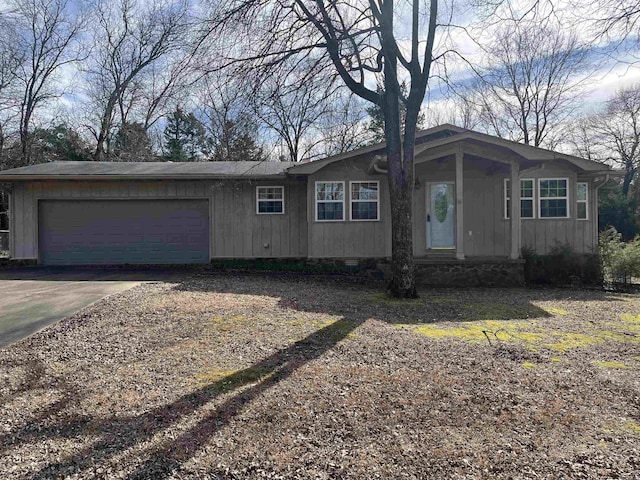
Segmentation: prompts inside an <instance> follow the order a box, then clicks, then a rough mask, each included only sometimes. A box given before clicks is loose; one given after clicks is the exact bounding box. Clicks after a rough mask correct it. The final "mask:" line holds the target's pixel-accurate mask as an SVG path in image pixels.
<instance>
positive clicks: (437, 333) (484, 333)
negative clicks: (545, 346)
mask: <svg viewBox="0 0 640 480" xmlns="http://www.w3.org/2000/svg"><path fill="white" fill-rule="evenodd" d="M523 326H524V325H522V323H521V322H503V321H497V320H485V321H479V322H472V323H465V324H461V325H456V326H455V327H445V326H442V325H441V324H428V325H421V326H419V327H415V328H414V329H413V330H414V331H415V332H416V333H419V334H421V335H424V336H426V337H429V338H436V339H437V338H457V339H460V340H467V341H472V342H484V341H487V337H489V339H490V340H494V339H495V340H500V341H514V340H515V341H519V342H521V343H535V342H538V341H540V340H541V339H542V338H543V336H542V334H540V333H536V332H530V331H526V330H523V329H522V327H523Z"/></svg>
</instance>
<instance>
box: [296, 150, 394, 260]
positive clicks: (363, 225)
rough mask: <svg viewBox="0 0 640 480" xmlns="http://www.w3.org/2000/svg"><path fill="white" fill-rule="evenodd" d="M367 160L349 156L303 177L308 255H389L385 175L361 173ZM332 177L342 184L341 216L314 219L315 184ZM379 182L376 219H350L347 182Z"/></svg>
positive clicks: (329, 256)
mask: <svg viewBox="0 0 640 480" xmlns="http://www.w3.org/2000/svg"><path fill="white" fill-rule="evenodd" d="M368 163H369V160H350V161H345V162H340V163H337V164H332V165H328V166H327V167H325V168H323V169H321V170H319V171H318V172H316V173H315V174H313V175H309V177H308V181H307V205H306V209H307V219H308V222H309V258H384V257H390V256H391V209H390V205H389V190H388V185H387V181H386V175H380V174H378V175H369V174H367V173H365V171H366V168H367V165H368ZM318 181H336V182H344V184H345V203H344V213H345V219H344V220H341V221H317V220H316V203H315V184H316V182H318ZM350 181H365V182H366V181H369V182H380V184H379V185H380V190H379V202H380V203H379V213H378V216H379V220H372V221H362V220H351V218H350V214H349V209H350V202H349V182H350Z"/></svg>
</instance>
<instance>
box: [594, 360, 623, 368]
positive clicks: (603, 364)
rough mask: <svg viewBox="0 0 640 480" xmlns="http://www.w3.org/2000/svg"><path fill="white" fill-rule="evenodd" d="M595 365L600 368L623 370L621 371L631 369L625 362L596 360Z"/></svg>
mask: <svg viewBox="0 0 640 480" xmlns="http://www.w3.org/2000/svg"><path fill="white" fill-rule="evenodd" d="M593 363H595V364H596V365H597V366H599V367H600V368H621V369H627V368H631V367H630V366H629V365H627V364H626V363H624V362H615V361H599V360H594V362H593Z"/></svg>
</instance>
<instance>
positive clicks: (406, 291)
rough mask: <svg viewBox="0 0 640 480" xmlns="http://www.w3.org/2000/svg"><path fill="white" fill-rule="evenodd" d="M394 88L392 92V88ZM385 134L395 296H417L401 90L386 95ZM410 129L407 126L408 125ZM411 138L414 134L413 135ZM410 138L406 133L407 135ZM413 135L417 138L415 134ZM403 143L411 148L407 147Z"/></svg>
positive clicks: (410, 168) (410, 174) (391, 289)
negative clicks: (400, 103)
mask: <svg viewBox="0 0 640 480" xmlns="http://www.w3.org/2000/svg"><path fill="white" fill-rule="evenodd" d="M389 90H391V91H389ZM382 108H383V110H386V111H385V137H386V144H387V146H386V151H387V152H386V153H387V161H388V165H389V166H388V174H387V175H388V179H389V196H390V200H391V274H392V278H391V283H390V284H389V293H390V295H392V296H393V297H399V298H416V297H417V296H418V293H417V291H416V283H415V272H414V265H413V198H412V196H413V150H414V149H413V144H414V143H415V141H413V142H409V144H407V143H406V142H403V135H402V133H401V130H402V126H401V120H400V108H399V99H398V92H396V91H394V89H393V86H392V87H391V88H389V87H387V93H386V95H385V96H384V101H383V107H382ZM405 128H406V125H405ZM409 136H410V137H411V135H409ZM404 137H405V138H407V135H406V132H405V135H404ZM412 138H415V136H413V137H412ZM403 143H404V145H405V146H408V147H409V148H408V149H406V148H403Z"/></svg>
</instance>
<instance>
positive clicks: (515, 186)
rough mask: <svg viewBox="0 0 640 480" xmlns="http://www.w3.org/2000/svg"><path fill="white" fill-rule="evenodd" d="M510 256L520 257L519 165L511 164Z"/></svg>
mask: <svg viewBox="0 0 640 480" xmlns="http://www.w3.org/2000/svg"><path fill="white" fill-rule="evenodd" d="M509 213H510V216H511V258H512V259H517V258H520V165H519V164H518V161H517V160H514V161H513V163H512V164H511V212H509Z"/></svg>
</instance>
